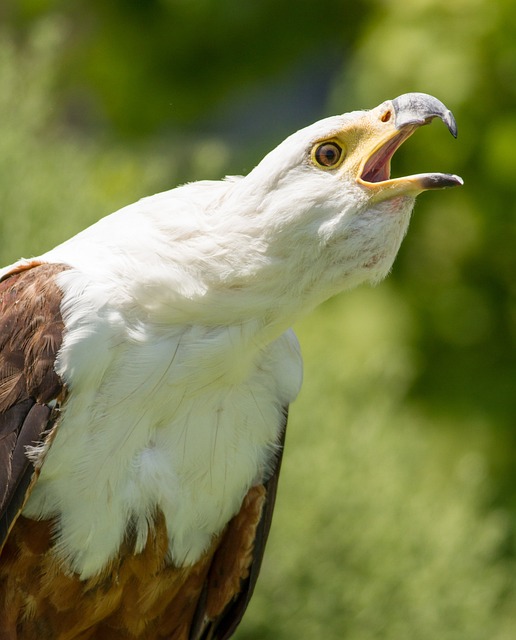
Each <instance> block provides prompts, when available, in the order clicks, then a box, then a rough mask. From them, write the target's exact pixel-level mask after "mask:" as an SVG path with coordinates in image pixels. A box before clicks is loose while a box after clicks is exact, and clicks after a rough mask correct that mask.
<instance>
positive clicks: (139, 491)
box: [0, 93, 462, 640]
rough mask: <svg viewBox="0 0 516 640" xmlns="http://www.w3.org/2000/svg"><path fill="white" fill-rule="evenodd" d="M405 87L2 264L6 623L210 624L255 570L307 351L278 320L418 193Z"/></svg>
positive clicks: (380, 268) (233, 607)
mask: <svg viewBox="0 0 516 640" xmlns="http://www.w3.org/2000/svg"><path fill="white" fill-rule="evenodd" d="M434 117H438V118H440V119H441V120H443V122H444V123H445V124H446V125H447V127H448V129H449V130H450V131H451V133H452V134H453V135H456V125H455V120H454V118H453V115H452V114H451V112H450V111H449V110H448V109H447V108H446V107H445V106H444V105H443V104H442V103H441V102H440V101H438V100H437V99H436V98H434V97H432V96H429V95H426V94H421V93H410V94H405V95H402V96H400V97H398V98H396V99H395V100H392V101H386V102H384V103H382V104H381V105H380V106H378V107H376V108H375V109H372V110H370V111H355V112H352V113H347V114H344V115H338V116H334V117H329V118H326V119H324V120H321V121H319V122H316V123H315V124H312V125H311V126H308V127H306V128H304V129H301V130H300V131H297V132H296V133H294V134H293V135H291V136H290V137H288V138H287V139H286V140H285V141H284V142H282V143H281V144H280V145H279V146H278V147H277V148H275V149H274V150H273V151H271V152H270V153H269V154H268V155H267V156H266V157H265V158H264V159H263V160H262V161H261V162H260V163H259V164H258V165H257V166H256V168H254V169H253V170H252V171H251V172H250V173H249V174H248V175H246V176H245V177H232V178H227V179H225V180H222V181H202V182H194V183H191V184H187V185H184V186H181V187H178V188H176V189H172V190H171V191H167V192H165V193H159V194H157V195H154V196H151V197H148V198H144V199H142V200H140V201H139V202H137V203H135V204H132V205H130V206H127V207H125V208H123V209H121V210H120V211H118V212H116V213H114V214H112V215H110V216H107V217H105V218H103V219H102V220H100V221H99V222H97V223H96V224H94V225H93V226H91V227H89V228H88V229H86V230H85V231H82V232H81V233H79V234H78V235H76V236H75V237H73V238H72V239H70V240H68V241H67V242H64V243H63V244H61V245H59V246H58V247H56V248H55V249H52V250H51V251H49V252H48V253H45V254H44V255H42V256H40V257H39V258H35V259H30V260H20V261H19V262H17V263H15V264H13V265H11V266H9V267H7V268H5V269H3V270H1V271H0V456H1V465H0V490H1V493H0V507H1V520H0V525H1V526H0V531H1V540H2V545H3V550H2V555H1V559H0V629H1V633H0V636H1V637H2V638H4V639H12V640H14V639H19V640H36V639H37V640H41V639H60V640H65V639H66V640H73V639H77V640H79V639H80V640H87V639H94V640H102V639H106V640H107V639H109V640H117V639H122V638H135V639H136V638H138V639H143V640H154V639H157V638H167V639H168V640H172V639H174V640H201V639H203V640H207V639H211V640H223V639H226V638H229V637H230V636H231V635H232V634H233V632H234V631H235V629H236V627H237V625H238V624H239V622H240V620H241V618H242V616H243V614H244V611H245V609H246V606H247V604H248V602H249V599H250V597H251V595H252V591H253V588H254V585H255V582H256V579H257V576H258V573H259V569H260V563H261V558H262V555H263V551H264V547H265V543H266V539H267V535H268V532H269V527H270V523H271V517H272V511H273V508H274V499H275V494H276V486H277V481H278V474H279V468H280V460H281V454H282V449H283V442H284V435H285V427H286V415H287V408H288V406H289V404H290V402H292V401H293V400H294V399H295V397H296V395H297V394H298V392H299V389H300V385H301V375H302V363H301V356H300V351H299V346H298V343H297V340H296V337H295V335H294V333H293V332H292V330H291V329H290V327H291V325H292V323H293V322H294V321H296V320H297V319H298V318H299V317H300V316H302V315H304V314H306V313H307V312H308V311H310V310H311V309H312V308H314V307H315V306H316V305H318V304H319V303H321V302H323V301H324V300H326V299H327V298H329V297H330V296H333V295H334V294H336V293H338V292H340V291H342V290H344V289H349V288H350V287H354V286H356V285H358V284H360V283H362V282H367V281H369V282H377V281H379V280H380V279H382V278H383V277H384V276H385V275H386V274H387V272H388V271H389V269H390V268H391V265H392V263H393V261H394V258H395V256H396V253H397V251H398V248H399V246H400V243H401V241H402V238H403V236H404V235H405V232H406V230H407V227H408V224H409V218H410V214H411V211H412V207H413V204H414V201H415V197H416V196H417V195H418V194H419V193H421V192H422V191H425V190H428V189H438V188H443V187H451V186H455V185H459V184H462V180H461V179H460V178H459V177H458V176H455V175H450V174H443V173H422V174H417V175H412V176H409V177H403V178H395V179H393V178H391V176H390V161H391V157H392V156H393V154H394V152H395V151H396V149H397V148H398V147H399V146H400V145H401V144H402V142H403V141H404V140H406V139H407V138H408V137H409V136H410V135H411V134H412V133H413V132H414V131H415V130H416V129H417V128H418V127H420V126H421V125H423V124H426V123H428V122H429V121H430V120H432V119H433V118H434Z"/></svg>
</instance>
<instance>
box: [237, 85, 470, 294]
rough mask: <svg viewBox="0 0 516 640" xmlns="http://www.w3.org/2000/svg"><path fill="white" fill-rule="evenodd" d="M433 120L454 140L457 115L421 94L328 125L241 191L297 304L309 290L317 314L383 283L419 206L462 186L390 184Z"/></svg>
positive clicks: (428, 181) (401, 180)
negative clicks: (354, 291)
mask: <svg viewBox="0 0 516 640" xmlns="http://www.w3.org/2000/svg"><path fill="white" fill-rule="evenodd" d="M434 118H439V119H441V120H442V121H443V122H444V123H445V125H446V126H447V127H448V129H449V131H450V132H451V133H452V135H453V136H456V134H457V127H456V123H455V120H454V117H453V115H452V113H451V112H450V111H449V110H448V109H447V108H446V107H445V106H444V104H442V102H440V101H439V100H437V99H436V98H434V97H432V96H430V95H427V94H423V93H409V94H405V95H402V96H399V97H398V98H396V99H394V100H388V101H386V102H383V103H382V104H381V105H379V106H378V107H376V108H374V109H372V110H369V111H355V112H351V113H347V114H344V115H338V116H333V117H330V118H326V119H324V120H321V121H319V122H316V123H314V124H312V125H310V126H308V127H306V128H304V129H301V130H299V131H297V132H296V133H294V134H293V135H291V136H290V137H288V138H287V139H286V140H284V141H283V142H282V143H281V144H280V145H279V146H278V147H276V148H275V149H274V150H273V151H271V152H270V153H269V154H268V155H267V156H265V158H264V159H263V160H262V162H260V163H259V164H258V165H257V166H256V167H255V169H253V171H251V172H250V173H249V174H248V175H247V176H246V177H245V178H243V179H242V180H241V181H239V182H238V183H237V185H235V194H236V197H237V198H238V200H239V206H240V207H243V210H244V211H245V212H246V218H247V223H249V221H250V220H252V221H253V222H251V223H250V224H251V227H252V226H253V224H255V225H257V227H256V228H257V229H258V228H259V229H260V230H261V233H262V237H264V236H265V237H266V239H267V240H266V242H265V243H264V246H266V251H267V256H268V258H269V259H270V261H271V263H274V262H275V263H276V264H278V265H279V264H281V269H282V281H283V282H285V283H288V285H286V286H289V287H291V288H293V291H295V294H294V295H303V294H304V293H306V292H307V291H308V290H309V289H312V293H313V294H314V295H313V298H314V300H313V302H314V304H318V303H319V302H321V301H322V300H323V299H326V298H328V297H330V296H331V295H333V294H335V293H337V292H338V291H340V290H342V289H347V288H350V287H352V286H355V285H357V284H359V283H360V282H363V281H372V282H375V281H378V280H380V279H381V278H383V277H384V276H385V275H386V274H387V273H388V271H389V270H390V268H391V266H392V263H393V261H394V259H395V257H396V254H397V252H398V249H399V246H400V244H401V241H402V239H403V236H404V235H405V233H406V230H407V227H408V224H409V220H410V214H411V211H412V208H413V205H414V201H415V198H416V196H417V195H418V194H419V193H421V192H422V191H426V190H431V189H441V188H446V187H452V186H456V185H460V184H462V180H461V178H459V177H458V176H456V175H451V174H446V173H418V174H415V175H410V176H405V177H397V178H393V177H391V166H390V165H391V159H392V156H393V155H394V153H395V151H396V150H397V149H398V148H399V147H400V146H401V144H402V143H403V142H404V141H405V140H407V138H409V137H410V136H411V135H412V134H413V133H414V132H415V131H416V130H417V129H418V128H419V127H421V126H422V125H425V124H428V123H429V122H430V121H431V120H433V119H434ZM246 202H247V203H248V207H247V208H246V205H245V203H246ZM233 205H234V206H236V204H235V203H233ZM251 227H249V228H251ZM289 271H291V274H290V277H289V273H288V272H289ZM262 276H263V274H262Z"/></svg>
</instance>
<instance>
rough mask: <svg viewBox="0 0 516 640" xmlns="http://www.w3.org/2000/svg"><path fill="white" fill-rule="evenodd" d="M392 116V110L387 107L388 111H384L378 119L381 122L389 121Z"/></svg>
mask: <svg viewBox="0 0 516 640" xmlns="http://www.w3.org/2000/svg"><path fill="white" fill-rule="evenodd" d="M391 117H392V111H391V110H390V109H389V110H388V111H386V112H385V113H384V114H383V115H382V116H381V118H380V120H381V121H382V122H389V120H390V119H391Z"/></svg>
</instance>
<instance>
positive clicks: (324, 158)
mask: <svg viewBox="0 0 516 640" xmlns="http://www.w3.org/2000/svg"><path fill="white" fill-rule="evenodd" d="M315 157H316V160H317V162H318V163H319V164H321V165H323V166H324V167H332V166H333V165H334V164H336V163H337V162H338V161H339V158H340V148H339V147H338V146H337V145H336V144H322V145H321V146H320V147H319V148H318V149H317V151H316V152H315Z"/></svg>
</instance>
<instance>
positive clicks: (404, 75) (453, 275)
mask: <svg viewBox="0 0 516 640" xmlns="http://www.w3.org/2000/svg"><path fill="white" fill-rule="evenodd" d="M408 91H424V92H427V93H432V94H434V95H436V96H437V97H439V98H440V99H442V100H443V101H444V102H445V103H446V104H447V106H449V107H450V108H451V109H452V110H453V111H454V113H455V116H456V118H457V120H458V124H459V138H458V140H457V141H454V140H453V139H452V138H451V136H449V135H448V133H447V132H446V130H445V128H444V127H443V126H442V125H441V124H440V123H434V124H433V126H432V127H427V128H424V129H422V130H421V131H419V132H418V133H417V135H416V136H414V138H413V139H411V141H410V142H409V143H408V144H407V145H406V146H404V148H403V149H402V151H401V152H399V154H397V157H396V158H395V163H394V172H395V175H401V174H402V173H414V172H419V171H426V170H427V171H431V170H441V171H449V172H454V173H458V174H460V175H462V176H463V177H464V179H465V182H466V186H465V187H464V188H462V189H456V190H453V191H446V192H442V193H430V194H424V195H423V196H421V197H420V199H419V201H418V203H417V206H416V212H415V215H414V218H413V221H412V224H411V228H410V230H409V234H408V237H407V239H406V240H405V242H404V245H403V247H402V250H401V252H400V255H399V257H398V260H397V262H396V264H395V266H394V269H393V272H392V274H391V276H390V277H389V279H388V280H387V281H385V282H384V283H382V284H381V285H379V286H378V287H376V288H374V289H373V288H366V287H363V288H361V289H358V290H357V291H355V292H351V293H347V294H345V295H343V296H340V297H338V298H336V299H333V300H330V301H329V302H327V303H326V304H325V305H323V306H322V307H321V308H319V309H318V310H317V311H316V312H315V314H312V315H311V316H310V317H308V318H307V319H306V320H304V321H303V322H302V323H300V324H299V326H298V327H297V331H298V334H299V337H300V340H301V344H302V348H303V351H304V356H305V362H306V373H305V384H304V388H303V391H302V394H301V397H300V399H299V400H298V401H297V402H296V403H295V405H294V406H293V407H292V411H291V420H290V427H289V433H288V442H287V452H286V457H285V462H284V469H283V472H282V481H281V486H280V493H279V499H278V504H277V508H276V514H275V522H274V526H273V532H272V534H271V540H270V544H269V547H268V552H267V554H266V560H265V563H264V567H263V571H262V576H261V579H260V581H259V585H258V588H257V592H256V595H255V597H254V599H253V602H252V604H251V606H250V609H249V612H248V614H247V616H246V617H245V619H244V622H243V624H242V626H241V628H240V629H239V631H238V633H237V637H238V638H240V640H258V639H260V640H261V639H263V640H269V639H271V640H272V639H279V640H292V639H294V638H295V639H299V640H313V639H316V638H324V639H327V640H334V639H335V640H337V639H345V640H372V639H393V640H394V639H396V640H400V639H407V640H409V639H410V640H413V639H417V640H426V639H428V640H430V639H432V640H434V639H435V638H439V639H444V640H446V639H448V638H450V639H454V640H455V639H464V640H466V639H467V640H476V639H478V640H486V639H490V640H500V639H504V640H505V639H507V640H509V639H512V638H515V637H516V581H515V577H516V572H515V566H514V565H515V550H516V545H515V543H516V537H515V525H516V487H515V480H516V472H515V471H514V468H515V467H514V463H515V459H516V447H515V445H516V429H515V424H514V422H515V420H514V416H515V412H516V393H515V392H514V390H513V387H514V381H515V379H516V358H515V349H514V346H515V339H516V295H515V294H516V277H515V276H516V252H515V248H514V246H515V240H516V215H515V214H516V211H515V208H516V205H515V201H516V179H515V176H516V5H514V3H513V2H511V1H509V0H498V1H495V2H493V1H492V0H454V2H450V0H446V1H445V0H411V1H410V2H406V1H405V0H392V1H387V0H383V1H381V0H368V1H365V0H357V2H354V3H349V2H346V1H345V0H326V1H325V2H323V3H316V2H313V0H283V1H281V0H262V2H236V1H233V2H231V1H229V0H147V1H143V0H140V1H139V2H138V1H137V0H124V1H122V0H111V1H110V2H104V1H103V0H78V1H75V2H65V1H64V0H3V2H2V4H1V5H0V207H1V209H0V259H1V263H3V264H5V263H9V262H11V261H13V260H15V259H17V258H18V257H19V256H21V255H23V256H25V257H29V256H31V255H37V254H38V253H39V252H41V251H43V250H45V249H48V248H50V247H52V246H53V245H55V244H57V243H58V242H59V241H61V240H63V239H65V238H67V237H68V236H70V235H71V234H73V233H75V232H77V231H78V230H80V229H82V228H83V227H85V226H87V225H88V224H90V223H92V222H94V221H95V220H96V219H98V218H99V217H101V216H103V215H105V214H107V213H109V212H110V211H112V210H114V209H116V208H118V207H119V206H122V205H124V204H127V203H129V202H131V201H133V200H135V199H137V198H139V197H142V196H144V195H148V194H150V193H153V192H156V191H159V190H164V189H168V188H170V187H172V186H174V185H176V184H178V183H181V182H182V181H186V180H193V179H197V178H218V177H222V176H223V175H225V174H226V173H245V172H247V171H248V170H249V169H250V168H252V166H253V165H254V164H255V163H256V162H257V161H258V160H259V159H260V158H261V156H262V155H263V154H264V153H265V152H266V151H267V150H269V149H270V148H271V147H272V146H274V145H275V144H277V143H278V142H279V141H280V140H281V139H282V138H283V137H285V136H286V135H287V134H288V133H290V132H291V131H293V130H295V129H297V128H299V127H301V126H303V125H306V124H309V123H310V122H312V121H314V120H316V119H319V118H321V117H323V116H326V115H330V114H332V113H341V112H344V111H348V110H351V109H356V108H363V107H373V106H375V105H376V104H378V103H380V102H382V101H383V100H385V99H387V98H393V97H395V96H396V95H398V94H401V93H405V92H408Z"/></svg>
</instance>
